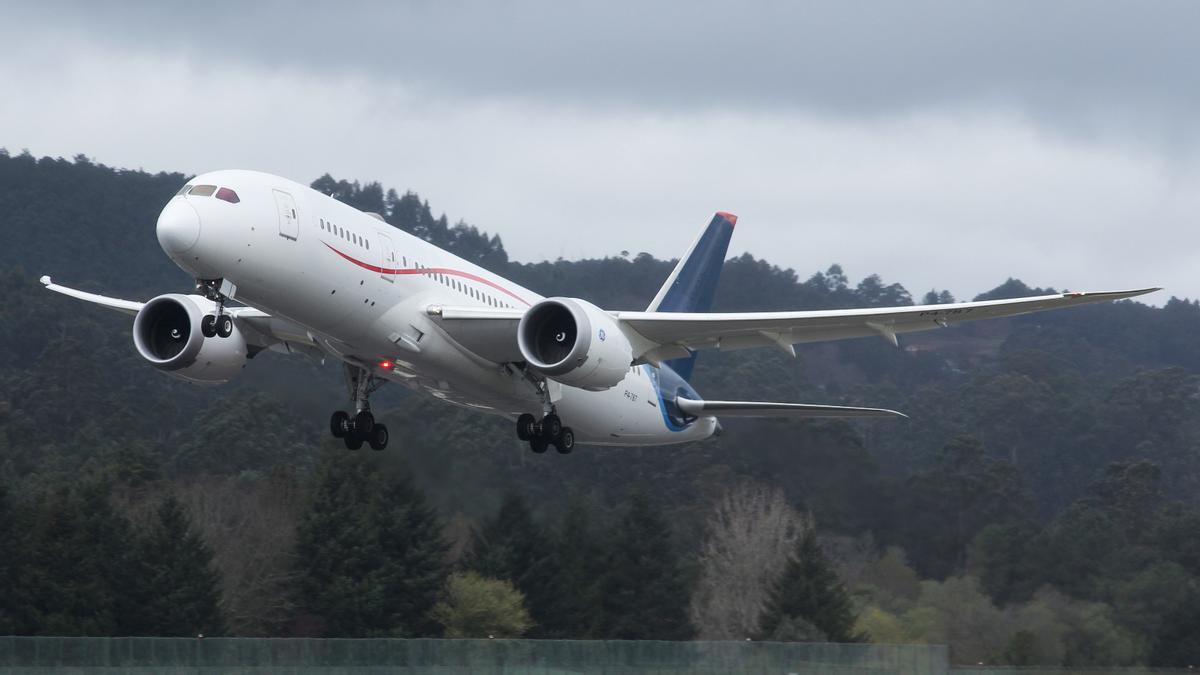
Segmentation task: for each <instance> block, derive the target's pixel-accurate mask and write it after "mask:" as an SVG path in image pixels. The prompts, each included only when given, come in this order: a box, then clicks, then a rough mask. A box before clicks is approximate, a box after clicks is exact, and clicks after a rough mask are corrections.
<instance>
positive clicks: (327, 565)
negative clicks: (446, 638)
mask: <svg viewBox="0 0 1200 675" xmlns="http://www.w3.org/2000/svg"><path fill="white" fill-rule="evenodd" d="M445 551H446V544H445V542H444V541H443V539H442V531H441V524H440V523H439V522H438V520H437V516H436V514H435V513H434V511H433V509H432V508H430V507H429V506H428V505H427V504H426V502H425V498H424V496H423V495H422V494H421V493H420V492H419V491H417V490H416V488H414V487H413V486H412V484H411V482H410V481H409V479H408V478H407V477H405V476H396V475H390V474H389V475H382V474H381V472H380V470H379V469H378V467H376V466H375V464H374V463H373V462H372V461H371V458H369V457H360V456H355V455H346V454H345V453H338V454H331V455H329V456H328V457H327V458H326V461H325V462H324V463H323V464H322V466H321V468H320V469H319V471H318V473H317V476H316V478H315V485H314V487H313V492H312V497H311V500H310V502H309V506H308V509H307V511H306V512H305V513H304V514H303V515H302V516H301V520H300V524H299V526H298V528H297V538H296V553H297V562H298V565H299V570H298V572H299V577H300V578H299V582H298V591H299V597H298V601H299V603H300V605H301V606H302V607H304V608H305V609H306V610H307V611H308V612H309V613H310V614H311V615H314V616H315V617H316V618H317V620H318V623H319V624H321V625H322V627H323V629H322V630H321V632H322V633H324V634H325V635H328V636H335V637H373V636H398V637H424V636H431V635H437V634H438V633H439V629H438V627H437V625H436V624H435V623H433V622H432V620H431V619H430V617H429V611H430V610H431V609H432V608H433V605H434V603H436V602H437V597H438V593H439V592H440V590H441V588H442V584H443V582H444V580H445V569H444V566H443V558H444V556H445Z"/></svg>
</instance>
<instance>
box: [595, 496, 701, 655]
mask: <svg viewBox="0 0 1200 675" xmlns="http://www.w3.org/2000/svg"><path fill="white" fill-rule="evenodd" d="M670 538H671V532H670V529H669V528H668V527H667V523H666V521H665V520H663V518H662V516H661V515H660V514H659V513H658V511H657V510H656V509H655V507H654V506H653V505H652V504H651V503H650V499H649V497H647V496H646V494H645V493H644V492H642V491H641V490H635V491H634V492H633V494H632V495H630V497H629V500H628V506H627V507H626V508H625V512H624V514H622V516H621V518H620V519H619V520H618V521H617V523H616V527H615V528H614V531H613V533H612V534H611V535H610V538H609V552H608V556H607V562H606V565H605V566H606V568H607V569H606V570H605V572H604V575H603V577H601V579H600V581H599V594H600V607H599V609H600V611H599V615H598V617H597V631H596V632H597V637H602V638H605V639H613V640H686V639H688V638H690V637H691V636H692V633H693V629H692V626H691V623H690V622H689V621H688V614H687V609H688V600H689V594H688V590H687V588H686V586H685V584H684V581H683V575H682V573H681V571H680V565H679V557H678V554H677V553H676V552H675V550H674V549H673V548H672V546H671V541H670Z"/></svg>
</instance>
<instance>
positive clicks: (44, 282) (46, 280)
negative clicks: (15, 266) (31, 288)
mask: <svg viewBox="0 0 1200 675" xmlns="http://www.w3.org/2000/svg"><path fill="white" fill-rule="evenodd" d="M38 281H40V282H42V285H43V286H49V285H50V284H52V283H54V282H52V281H51V280H50V275H49V274H43V275H42V278H41V279H38Z"/></svg>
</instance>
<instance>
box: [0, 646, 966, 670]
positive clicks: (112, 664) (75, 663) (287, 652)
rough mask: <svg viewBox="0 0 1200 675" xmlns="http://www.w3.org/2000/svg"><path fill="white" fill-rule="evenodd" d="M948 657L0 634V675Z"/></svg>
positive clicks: (832, 649)
mask: <svg viewBox="0 0 1200 675" xmlns="http://www.w3.org/2000/svg"><path fill="white" fill-rule="evenodd" d="M947 663H948V655H947V652H946V648H945V647H943V646H939V645H870V644H817V643H778V642H656V641H601V640H433V639H418V640H400V639H364V640H357V639H353V640H351V639H346V640H343V639H292V638H205V639H191V638H60V637H0V675H30V674H33V673H38V674H41V673H49V672H55V673H78V674H80V675H84V674H92V673H147V674H148V673H162V674H163V675H184V674H205V675H207V674H209V673H222V674H226V673H228V674H230V675H238V674H240V673H246V674H253V675H276V674H279V675H282V674H283V673H287V674H289V675H368V674H374V673H389V674H391V673H405V674H407V673H431V674H437V675H458V674H460V673H461V674H467V673H471V674H475V673H480V674H484V675H510V674H516V673H521V674H522V675H525V674H528V675H551V674H566V673H596V674H598V675H643V674H645V675H676V674H680V675H682V674H683V673H696V674H697V675H740V674H742V673H745V674H747V675H749V674H755V675H758V674H767V673H781V674H782V673H797V674H801V673H803V674H808V673H813V674H822V675H824V674H828V675H856V674H861V675H878V674H880V673H904V674H906V675H908V674H911V675H948V673H949V672H950V670H949V667H948V665H947Z"/></svg>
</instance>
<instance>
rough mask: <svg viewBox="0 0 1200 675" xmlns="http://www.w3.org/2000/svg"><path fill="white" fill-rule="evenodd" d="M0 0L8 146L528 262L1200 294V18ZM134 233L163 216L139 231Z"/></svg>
mask: <svg viewBox="0 0 1200 675" xmlns="http://www.w3.org/2000/svg"><path fill="white" fill-rule="evenodd" d="M325 5H326V6H325V7H321V8H312V9H298V8H296V7H294V6H293V5H292V4H290V3H274V4H273V3H267V4H260V5H256V6H254V7H252V8H248V7H244V6H242V4H241V3H224V2H215V1H213V2H205V3H187V4H183V3H168V2H147V3H136V2H122V3H94V2H86V3H78V4H76V3H65V2H55V1H41V2H29V3H22V4H21V5H17V6H12V5H11V3H5V5H4V13H3V15H4V17H5V24H6V28H7V30H6V31H5V39H4V41H3V42H0V92H2V93H0V146H3V147H6V148H8V149H9V150H10V151H12V152H18V151H20V150H22V149H26V148H27V149H29V150H30V151H31V152H33V153H34V154H35V155H55V156H59V155H61V156H66V157H70V156H73V155H75V154H77V153H84V154H87V155H88V156H90V157H92V158H94V159H95V160H97V161H100V162H103V163H105V164H108V165H110V166H117V167H129V168H144V169H146V170H150V171H158V170H176V171H182V172H185V173H198V172H201V171H207V170H212V169H220V168H251V169H259V170H263V171H270V172H273V173H278V174H281V175H284V176H287V177H289V178H293V179H295V180H298V181H302V182H309V181H311V180H312V179H314V178H316V177H317V176H319V175H320V174H322V173H325V172H330V173H332V174H333V175H334V176H336V177H338V178H347V179H358V180H363V181H369V180H377V181H380V182H382V183H383V184H384V185H385V186H389V187H395V188H397V189H399V190H407V189H411V190H414V191H416V192H418V193H420V194H421V195H422V196H423V197H425V198H427V199H429V201H430V202H431V204H432V206H433V208H434V210H435V212H439V213H440V212H445V213H446V214H447V215H448V216H449V217H450V219H451V220H458V219H460V218H461V219H464V220H466V221H468V222H470V223H472V224H474V225H478V226H479V227H481V228H483V229H485V230H488V231H491V232H496V233H499V234H500V235H501V236H502V237H503V239H504V242H505V246H506V247H507V249H508V251H509V254H510V256H511V257H513V258H515V259H517V260H522V261H533V260H541V259H545V258H555V257H559V256H563V257H566V258H578V257H590V256H603V255H611V254H616V253H618V252H620V251H621V250H622V249H627V250H629V251H632V252H635V253H636V252H638V251H649V252H651V253H653V254H655V255H657V256H660V257H668V258H669V257H673V256H677V255H679V254H680V253H682V251H683V249H684V248H685V247H686V245H687V243H688V242H689V241H690V239H691V238H692V236H693V235H694V233H695V231H696V229H697V228H699V227H700V226H702V225H703V224H705V223H706V222H707V220H708V219H709V218H710V217H711V215H712V213H713V212H714V211H717V210H727V211H732V212H733V213H736V214H738V216H739V217H740V220H739V222H738V228H737V233H736V236H735V237H734V241H733V244H732V246H731V254H736V253H741V252H743V251H749V252H750V253H752V254H754V255H756V256H758V257H762V258H766V259H767V260H769V261H771V262H772V263H775V264H778V265H781V266H785V267H792V268H794V269H796V270H797V272H798V273H799V274H800V276H801V277H802V278H803V277H807V276H808V275H809V274H811V273H812V272H814V271H817V270H819V269H824V268H825V267H826V266H828V265H829V264H830V263H834V262H838V263H841V264H842V265H843V267H844V268H845V269H846V272H847V273H848V275H849V276H850V277H851V279H852V280H857V279H859V278H861V277H863V276H865V275H867V274H871V273H879V274H880V275H882V276H883V277H884V279H885V281H888V282H893V281H898V282H900V283H902V284H904V285H905V286H906V287H907V288H908V289H909V290H910V291H912V292H913V294H914V295H916V296H919V295H920V294H921V293H923V292H924V291H925V290H928V289H930V288H933V287H937V288H939V289H949V290H950V291H951V292H953V293H954V294H955V295H956V296H959V297H969V296H972V295H974V294H976V293H978V292H980V291H983V290H987V289H989V288H992V287H994V286H996V285H998V284H999V283H1000V282H1002V281H1004V279H1005V278H1006V277H1007V276H1010V275H1011V276H1016V277H1019V278H1021V279H1023V280H1025V281H1026V282H1027V283H1030V284H1031V285H1039V286H1055V287H1057V288H1067V289H1078V290H1100V289H1112V288H1124V287H1135V286H1146V285H1163V286H1166V287H1167V293H1163V294H1159V295H1156V296H1151V297H1150V298H1149V299H1148V300H1149V301H1150V302H1152V303H1155V304H1161V303H1162V302H1164V301H1165V299H1166V298H1167V297H1168V294H1174V295H1178V296H1186V297H1193V298H1196V297H1200V270H1197V265H1196V263H1197V262H1200V233H1198V232H1197V231H1198V229H1200V3H1197V2H1182V1H1181V2H1112V1H1106V2H1091V1H1087V2H1056V3H1048V2H1043V1H1039V2H1012V1H1006V2H970V1H965V0H954V1H952V2H904V3H883V2H880V3H865V2H848V1H837V2H829V3H801V2H758V3H753V2H729V3H718V2H702V1H700V2H698V1H694V0H692V1H688V2H676V3H648V2H632V3H622V2H613V1H611V0H606V1H605V2H587V3H585V2H566V1H557V2H552V1H547V2H541V3H531V2H519V1H511V0H505V1H498V2H491V3H482V2H481V3H463V2H452V1H438V2H433V1H429V2H414V3H379V4H357V5H356V4H353V3H325ZM144 226H145V227H146V228H147V236H153V234H152V229H151V228H152V227H153V224H152V223H146V224H144Z"/></svg>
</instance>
